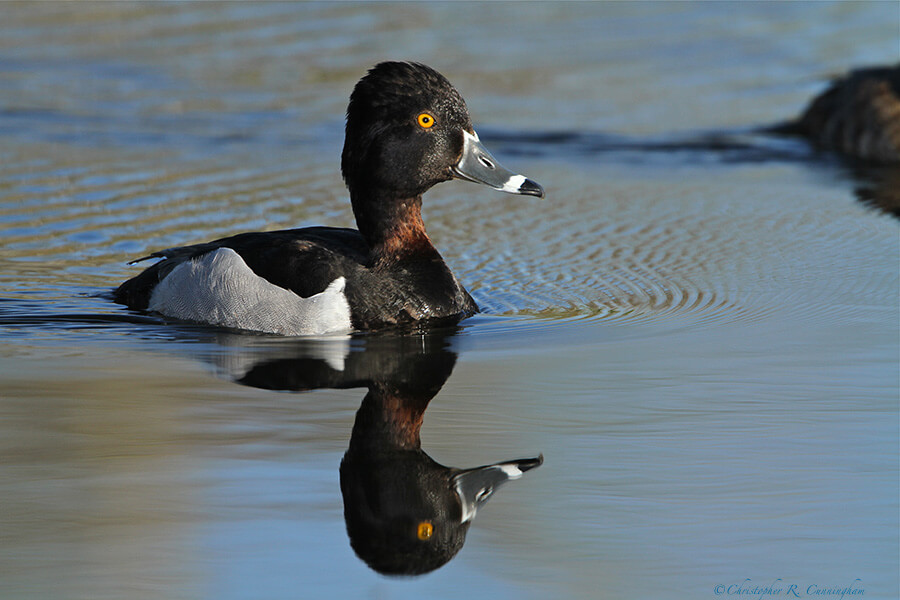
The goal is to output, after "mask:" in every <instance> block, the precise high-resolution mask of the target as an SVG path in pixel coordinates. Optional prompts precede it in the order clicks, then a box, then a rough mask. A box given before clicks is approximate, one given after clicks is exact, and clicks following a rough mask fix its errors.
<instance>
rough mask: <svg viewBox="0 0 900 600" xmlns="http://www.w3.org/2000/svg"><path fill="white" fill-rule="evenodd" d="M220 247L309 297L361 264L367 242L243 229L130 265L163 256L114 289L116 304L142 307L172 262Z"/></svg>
mask: <svg viewBox="0 0 900 600" xmlns="http://www.w3.org/2000/svg"><path fill="white" fill-rule="evenodd" d="M222 248H230V249H231V250H233V251H234V252H236V253H237V254H238V255H239V256H240V258H241V259H242V260H243V262H244V263H246V265H247V266H248V267H249V268H250V270H252V271H253V273H255V274H256V275H257V276H259V277H261V278H263V279H265V280H266V281H268V282H269V283H271V284H273V285H276V286H278V287H281V288H284V289H288V290H291V291H292V292H294V293H296V294H297V295H299V296H301V297H303V298H307V297H309V296H312V295H315V294H318V293H320V292H322V291H323V290H325V289H326V288H327V287H328V285H329V284H331V283H333V282H334V281H335V279H337V278H339V277H342V276H343V277H346V276H348V275H349V274H350V273H351V272H352V271H354V270H357V269H363V268H365V266H366V265H367V263H368V260H369V251H368V246H367V245H366V243H365V241H364V240H363V238H362V236H361V235H360V234H359V232H358V231H355V230H353V229H344V228H332V227H309V228H304V229H290V230H284V231H270V232H256V233H243V234H239V235H235V236H231V237H227V238H222V239H219V240H215V241H212V242H206V243H202V244H195V245H191V246H180V247H176V248H168V249H166V250H160V251H158V252H154V253H152V254H150V255H148V256H146V257H143V258H140V259H137V260H135V261H132V263H130V264H134V263H137V262H141V261H143V260H149V259H152V258H159V259H162V260H160V261H159V262H157V263H155V264H153V265H150V266H149V267H148V268H146V269H145V270H144V271H143V272H141V273H140V274H139V275H137V276H135V277H133V278H131V279H129V280H128V281H126V282H125V283H123V284H122V285H120V286H119V287H118V288H117V289H116V290H115V291H114V299H115V301H116V302H118V303H120V304H124V305H126V306H128V307H129V308H133V309H137V310H145V309H146V308H147V306H148V304H149V302H150V297H151V295H152V294H153V290H154V289H155V288H156V286H157V285H158V284H159V283H160V282H161V281H162V280H163V279H165V278H166V277H167V276H168V275H169V274H170V273H171V272H172V270H173V269H175V267H177V266H178V265H181V264H183V263H185V262H188V261H192V260H195V259H199V258H200V257H203V256H205V255H208V254H209V253H211V252H214V251H216V250H220V249H222Z"/></svg>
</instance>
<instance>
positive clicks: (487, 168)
mask: <svg viewBox="0 0 900 600" xmlns="http://www.w3.org/2000/svg"><path fill="white" fill-rule="evenodd" d="M341 171H342V173H343V175H344V180H345V181H346V182H347V186H348V187H349V188H350V191H351V194H353V193H354V192H360V191H363V190H365V191H366V193H377V194H378V195H383V196H389V197H394V198H412V197H416V196H420V195H421V194H423V193H424V192H425V191H426V190H427V189H428V188H430V187H431V186H433V185H435V184H437V183H440V182H442V181H447V180H449V179H453V178H459V179H464V180H467V181H474V182H476V183H482V184H485V185H487V186H489V187H492V188H494V189H498V190H502V191H505V192H510V193H514V194H526V195H531V196H538V197H542V196H543V195H544V190H543V189H542V188H541V186H540V185H538V184H537V183H535V182H534V181H532V180H530V179H527V178H525V177H524V176H522V175H518V174H516V173H513V172H512V171H509V170H507V169H505V168H503V167H502V166H501V165H500V163H498V162H497V160H496V159H494V158H493V157H492V156H491V155H490V153H489V152H488V151H487V149H485V147H484V146H483V145H482V144H481V142H480V141H479V139H478V135H477V134H476V133H475V130H474V128H473V127H472V121H471V120H470V118H469V112H468V109H467V108H466V103H465V101H464V100H463V99H462V96H460V94H459V92H458V91H456V88H454V87H453V86H452V85H451V84H450V82H449V81H447V79H446V78H445V77H444V76H443V75H441V74H440V73H438V72H437V71H435V70H434V69H432V68H430V67H427V66H425V65H422V64H418V63H407V62H384V63H380V64H378V65H376V66H375V67H374V68H372V69H371V70H370V71H369V72H368V74H367V75H366V76H365V77H363V78H362V79H361V80H360V81H359V83H357V84H356V87H355V88H354V90H353V93H352V95H351V96H350V105H349V107H348V108H347V129H346V137H345V140H344V151H343V154H342V156H341Z"/></svg>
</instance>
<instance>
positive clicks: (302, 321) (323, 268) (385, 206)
mask: <svg viewBox="0 0 900 600" xmlns="http://www.w3.org/2000/svg"><path fill="white" fill-rule="evenodd" d="M341 170H342V174H343V177H344V181H345V182H346V184H347V187H348V188H349V190H350V201H351V203H352V206H353V213H354V215H355V217H356V224H357V227H358V228H359V229H358V230H353V229H343V228H331V227H309V228H305V229H293V230H285V231H273V232H264V233H262V232H260V233H244V234H239V235H235V236H232V237H227V238H223V239H220V240H216V241H213V242H208V243H205V244H197V245H193V246H184V247H180V248H171V249H168V250H162V251H160V252H155V253H153V254H152V255H151V256H149V257H147V258H151V257H153V258H161V259H162V260H161V261H159V262H157V263H155V264H154V265H152V266H150V267H149V268H147V269H146V270H145V271H144V272H142V273H141V274H139V275H138V276H136V277H134V278H133V279H130V280H128V281H126V282H125V283H123V284H122V285H121V286H119V287H118V289H116V290H115V293H114V298H115V301H116V302H119V303H121V304H124V305H126V306H128V307H130V308H132V309H136V310H149V311H152V312H156V313H159V314H162V315H166V316H169V317H173V318H176V319H180V320H184V321H191V322H198V323H207V324H211V325H218V326H223V327H229V328H233V329H245V330H253V331H261V332H268V333H276V334H282V335H319V334H326V333H332V332H349V331H354V330H356V331H360V330H376V329H381V328H389V327H397V326H409V325H413V324H418V323H422V322H432V321H434V322H442V323H446V322H457V321H459V320H460V319H462V318H465V317H468V316H470V315H472V314H474V313H476V312H478V307H477V305H476V304H475V301H474V300H473V299H472V297H471V296H470V295H469V293H468V292H467V291H466V289H465V288H464V287H463V285H462V284H461V283H460V282H459V281H458V280H457V279H456V277H455V276H454V275H453V273H451V272H450V269H449V268H448V267H447V265H446V263H445V262H444V260H443V259H442V258H441V255H440V254H439V253H438V251H437V250H436V249H435V247H434V246H433V245H432V243H431V240H430V239H429V238H428V234H427V233H426V232H425V225H424V223H423V222H422V216H421V207H422V194H424V193H425V192H426V191H427V190H428V189H429V188H431V187H432V186H434V185H435V184H437V183H440V182H442V181H447V180H450V179H453V178H458V179H464V180H467V181H473V182H476V183H482V184H484V185H487V186H489V187H492V188H495V189H498V190H502V191H505V192H510V193H514V194H525V195H531V196H538V197H542V196H543V193H544V192H543V189H542V188H541V186H539V185H538V184H537V183H535V182H534V181H532V180H530V179H527V178H525V177H523V176H522V175H517V174H515V173H513V172H511V171H508V170H506V169H504V168H503V167H502V166H501V165H500V164H499V163H498V162H497V161H496V160H495V159H494V158H493V157H492V156H491V155H490V153H489V152H488V151H487V149H485V147H484V146H483V145H482V144H481V142H480V141H479V139H478V135H477V134H476V133H475V130H474V128H473V127H472V122H471V120H470V118H469V113H468V110H467V108H466V104H465V102H464V101H463V99H462V97H461V96H460V94H459V92H457V91H456V89H455V88H454V87H453V86H452V85H451V84H450V82H449V81H447V79H446V78H444V77H443V76H442V75H441V74H440V73H438V72H437V71H435V70H433V69H431V68H430V67H427V66H425V65H422V64H417V63H406V62H385V63H381V64H379V65H376V66H375V67H374V68H372V69H371V70H370V71H369V72H368V74H367V75H366V76H365V77H363V78H362V79H361V80H360V81H359V83H357V84H356V87H355V88H354V90H353V93H352V94H351V96H350V104H349V107H348V109H347V126H346V132H345V140H344V150H343V154H342V157H341ZM141 260H143V259H141Z"/></svg>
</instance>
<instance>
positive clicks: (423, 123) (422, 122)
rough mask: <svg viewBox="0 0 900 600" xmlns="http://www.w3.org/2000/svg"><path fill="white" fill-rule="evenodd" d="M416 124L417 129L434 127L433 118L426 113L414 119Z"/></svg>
mask: <svg viewBox="0 0 900 600" xmlns="http://www.w3.org/2000/svg"><path fill="white" fill-rule="evenodd" d="M416 123H418V124H419V127H422V128H423V129H430V128H431V127H434V117H432V116H431V115H429V114H428V113H426V112H423V113H421V114H420V115H419V116H418V117H416Z"/></svg>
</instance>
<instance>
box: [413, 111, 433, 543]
mask: <svg viewBox="0 0 900 600" xmlns="http://www.w3.org/2000/svg"><path fill="white" fill-rule="evenodd" d="M419 119H421V117H419ZM429 127H430V125H429ZM433 533H434V526H433V525H432V524H431V521H422V522H421V523H419V527H418V528H417V529H416V537H417V538H419V539H420V540H427V539H428V538H430V537H431V534H433Z"/></svg>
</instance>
